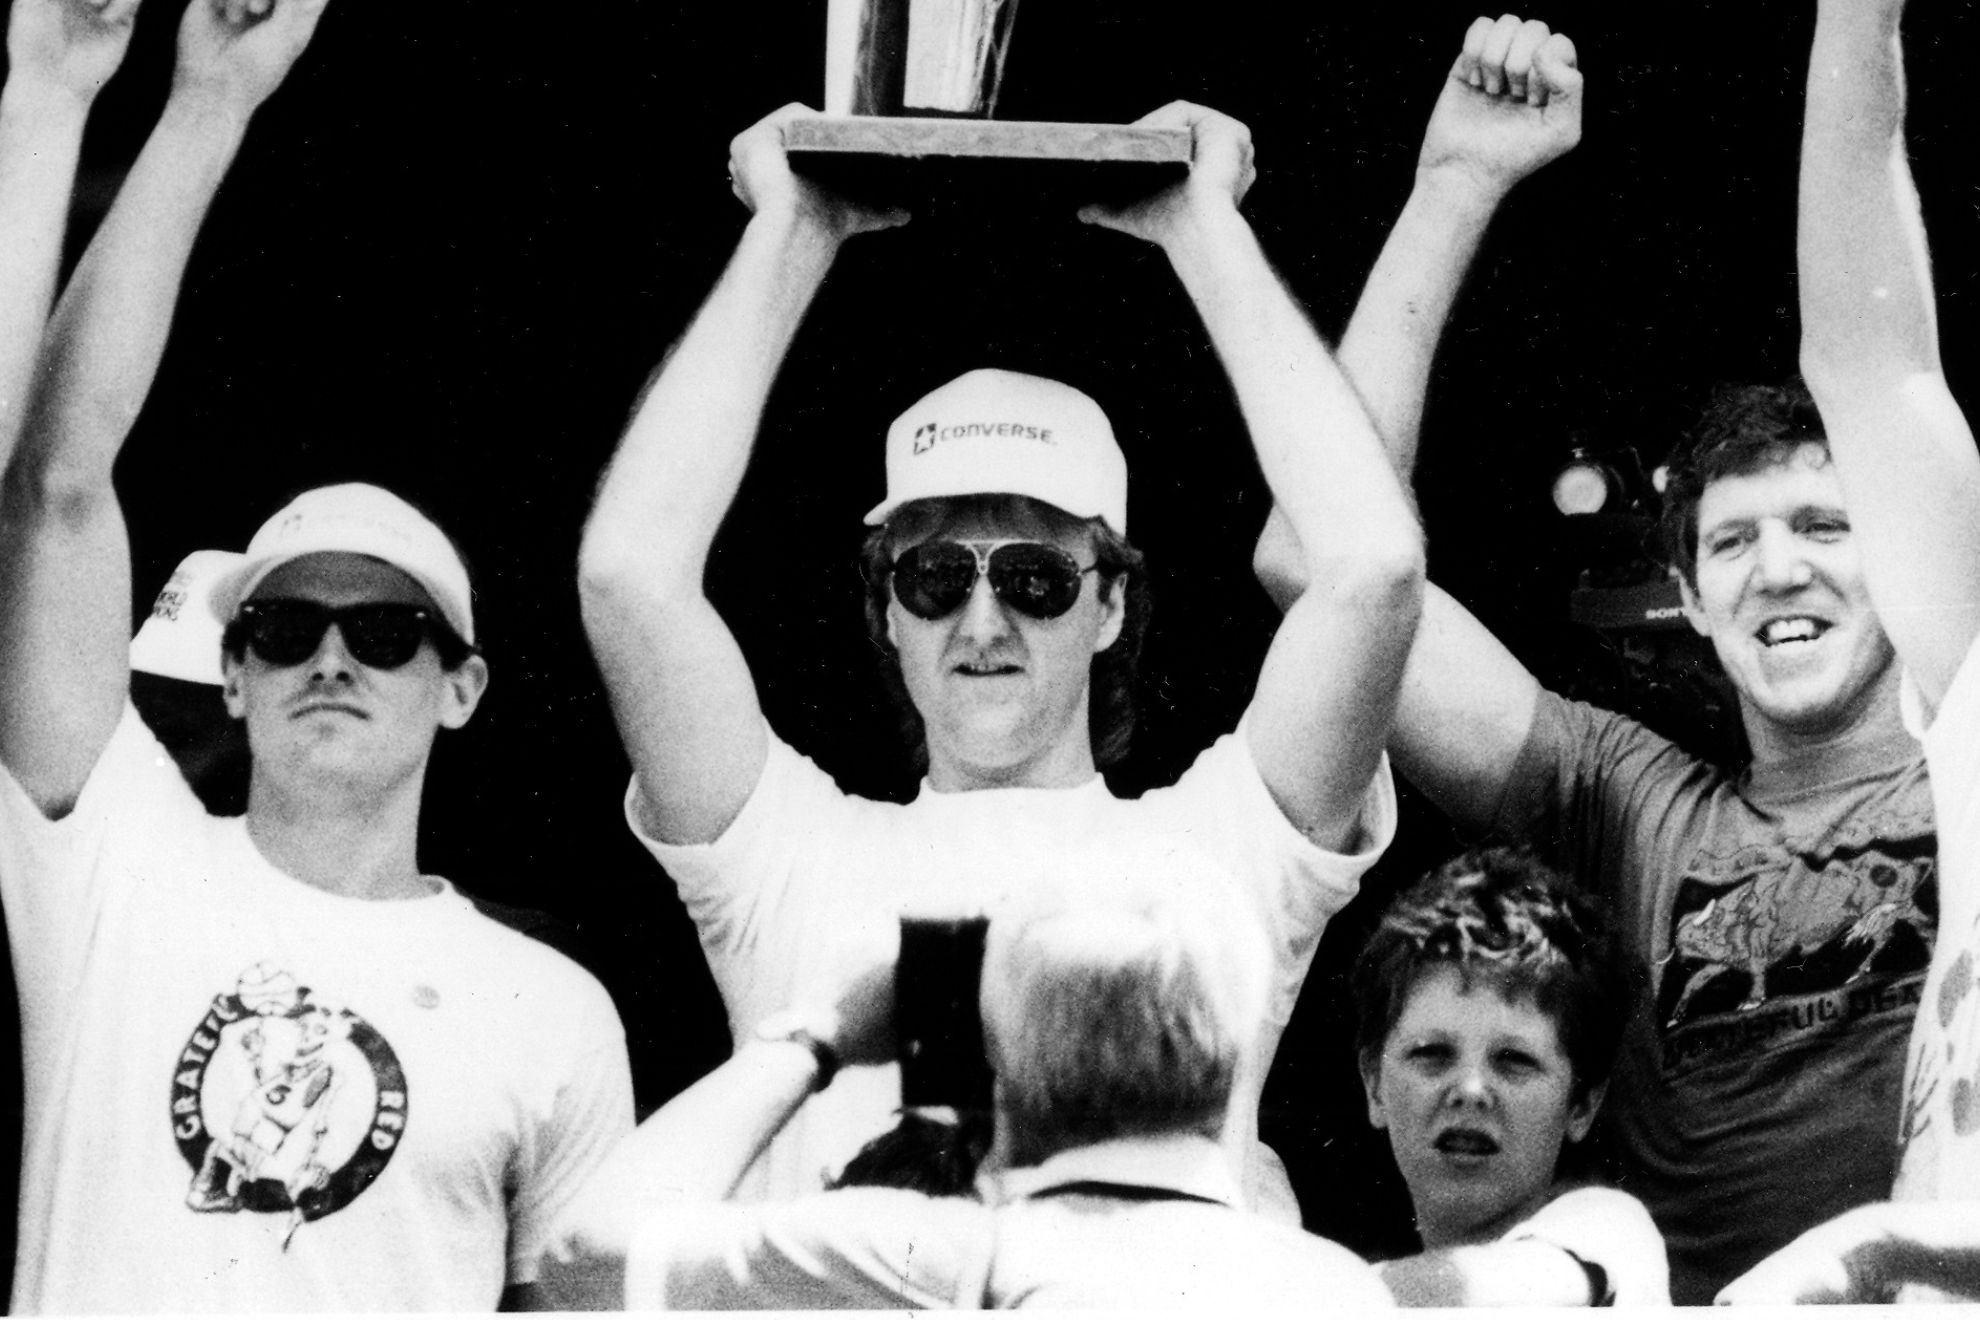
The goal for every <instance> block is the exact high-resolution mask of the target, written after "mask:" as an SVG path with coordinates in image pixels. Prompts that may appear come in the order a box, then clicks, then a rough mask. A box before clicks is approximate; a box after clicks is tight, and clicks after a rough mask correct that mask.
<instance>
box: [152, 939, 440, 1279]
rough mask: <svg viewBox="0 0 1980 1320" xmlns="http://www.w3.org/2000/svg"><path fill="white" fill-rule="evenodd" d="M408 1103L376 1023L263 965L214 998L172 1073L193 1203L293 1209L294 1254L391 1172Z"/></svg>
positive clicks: (212, 1208)
mask: <svg viewBox="0 0 1980 1320" xmlns="http://www.w3.org/2000/svg"><path fill="white" fill-rule="evenodd" d="M406 1100H407V1096H406V1078H405V1073H404V1071H403V1070H402V1069H401V1068H400V1067H399V1060H398V1056H397V1055H395V1054H394V1053H393V1052H392V1047H391V1046H390V1045H389V1044H387V1043H386V1041H385V1038H384V1037H383V1036H381V1035H379V1034H378V1032H377V1030H376V1029H375V1028H373V1027H372V1025H371V1024H370V1023H368V1022H366V1021H365V1020H364V1019H363V1018H361V1017H359V1016H358V1015H357V1014H355V1013H353V1012H351V1011H350V1010H349V1009H347V1008H343V1007H341V1006H339V1005H336V1004H332V1003H328V1002H326V1001H324V1000H321V999H318V998H316V997H315V996H314V995H313V994H312V992H311V991H310V988H309V987H308V986H306V985H302V984H300V983H298V982H297V980H296V978H295V977H294V976H293V975H291V974H290V973H289V972H288V971H286V970H284V969H282V968H279V967H276V966H273V965H272V964H269V963H265V962H263V963H256V964H255V965H254V966H252V967H250V968H248V969H247V970H246V971H245V972H242V973H241V975H240V978H239V980H238V982H237V983H236V984H235V986H234V988H233V989H232V990H231V991H223V992H221V993H220V994H218V995H215V996H214V998H213V1003H212V1005H211V1007H209V1009H208V1010H207V1014H206V1016H205V1017H204V1018H203V1019H201V1021H200V1023H199V1025H198V1026H197V1027H196V1028H194V1030H193V1033H192V1036H191V1038H190V1039H189V1040H188V1041H187V1042H186V1047H185V1049H184V1050H183V1051H181V1053H180V1055H179V1060H178V1065H177V1068H176V1070H175V1071H174V1073H173V1076H172V1135H173V1136H174V1137H175V1138H176V1139H177V1140H178V1143H179V1153H180V1154H181V1155H183V1156H184V1157H185V1160H186V1163H187V1164H189V1165H190V1166H191V1167H192V1170H193V1176H192V1181H191V1184H190V1186H189V1188H188V1190H187V1192H186V1205H187V1206H188V1207H190V1208H191V1209H193V1210H195V1211H199V1212H202V1213H207V1214H219V1213H225V1214H234V1213H239V1212H241V1211H249V1212H252V1213H260V1214H286V1215H287V1216H288V1223H287V1227H286V1229H285V1231H284V1233H283V1235H282V1246H283V1248H284V1249H285V1250H286V1249H287V1248H288V1245H289V1242H290V1240H291V1239H293V1238H294V1237H295V1234H296V1230H297V1229H298V1228H300V1227H301V1226H302V1225H303V1224H305V1223H307V1222H309V1221H311V1220H315V1219H321V1218H323V1217H324V1216H325V1215H329V1214H334V1213H336V1212H337V1211H338V1210H341V1209H343V1208H344V1207H345V1206H346V1205H349V1204H350V1203H351V1201H352V1200H354V1199H355V1198H356V1197H357V1196H358V1194H359V1193H361V1192H362V1191H364V1189H365V1188H367V1187H369V1186H370V1185H371V1183H372V1181H373V1180H374V1179H375V1178H377V1177H378V1175H379V1174H380V1173H382V1172H383V1171H384V1169H385V1165H386V1163H387V1162H388V1161H389V1160H390V1159H391V1158H392V1152H393V1151H394V1150H395V1149H397V1147H398V1144H399V1140H400V1138H401V1137H402V1136H403V1135H404V1133H405V1127H406V1114H407V1106H406Z"/></svg>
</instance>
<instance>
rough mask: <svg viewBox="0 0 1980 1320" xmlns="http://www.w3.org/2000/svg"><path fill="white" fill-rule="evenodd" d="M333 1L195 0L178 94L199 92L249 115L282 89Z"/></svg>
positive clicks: (183, 31) (182, 29)
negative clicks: (285, 79)
mask: <svg viewBox="0 0 1980 1320" xmlns="http://www.w3.org/2000/svg"><path fill="white" fill-rule="evenodd" d="M327 3H328V0H192V3H191V4H189V5H187V6H186V16H185V19H184V21H182V22H181V23H180V24H179V65H178V69H177V70H176V71H175V73H174V74H173V90H174V91H175V92H187V91H192V92H200V93H207V94H211V95H214V96H216V97H218V98H220V99H221V100H223V101H225V102H227V103H229V104H231V105H234V106H237V107H239V108H241V109H245V110H248V111H252V110H254V109H255V108H256V107H258V106H259V105H260V104H261V103H262V102H263V101H265V100H267V99H268V97H269V96H270V95H271V94H272V93H273V92H274V91H275V89H276V88H277V87H280V86H281V85H282V80H283V79H284V78H286V77H287V76H288V74H289V70H290V69H291V68H292V67H294V65H295V62H296V60H297V58H298V57H300V56H301V55H302V53H303V50H304V48H305V47H307V46H308V45H309V39H310V37H311V36H312V35H314V33H315V32H316V23H317V20H318V19H320V18H322V17H323V10H324V7H325V5H326V4H327Z"/></svg>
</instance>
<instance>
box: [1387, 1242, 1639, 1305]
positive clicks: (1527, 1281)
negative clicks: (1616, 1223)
mask: <svg viewBox="0 0 1980 1320" xmlns="http://www.w3.org/2000/svg"><path fill="white" fill-rule="evenodd" d="M1377 1268H1378V1269H1379V1270H1380V1272H1381V1275H1382V1282H1383V1283H1385V1284H1387V1285H1388V1287H1389V1291H1390V1292H1391V1293H1393V1294H1394V1295H1395V1299H1396V1302H1397V1304H1398V1305H1401V1306H1592V1305H1596V1304H1598V1303H1599V1302H1600V1301H1601V1299H1600V1298H1596V1297H1591V1296H1590V1295H1589V1293H1590V1288H1591V1284H1590V1280H1589V1275H1588V1272H1587V1270H1585V1269H1584V1268H1583V1267H1582V1265H1581V1262H1579V1261H1577V1260H1576V1259H1575V1258H1574V1257H1573V1256H1570V1255H1569V1254H1568V1253H1567V1252H1565V1251H1563V1250H1561V1248H1559V1247H1556V1246H1554V1245H1552V1244H1551V1243H1547V1242H1535V1241H1524V1242H1492V1243H1487V1244H1485V1245H1482V1246H1475V1247H1453V1248H1451V1249H1450V1250H1447V1251H1426V1252H1424V1253H1423V1254H1422V1255H1418V1256H1405V1257H1403V1258H1402V1259H1401V1260H1392V1261H1388V1262H1386V1263H1384V1264H1382V1265H1380V1266H1378V1267H1377Z"/></svg>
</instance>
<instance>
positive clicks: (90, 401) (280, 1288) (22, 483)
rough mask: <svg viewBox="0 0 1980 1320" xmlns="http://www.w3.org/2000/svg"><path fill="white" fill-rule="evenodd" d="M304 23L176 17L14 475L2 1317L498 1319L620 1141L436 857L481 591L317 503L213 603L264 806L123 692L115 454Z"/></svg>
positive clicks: (369, 524)
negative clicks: (10, 1251)
mask: <svg viewBox="0 0 1980 1320" xmlns="http://www.w3.org/2000/svg"><path fill="white" fill-rule="evenodd" d="M321 8H322V5H321V0H315V2H314V3H310V2H309V0H272V3H264V4H260V5H247V4H242V3H238V2H237V0H193V3H192V4H191V5H190V6H188V7H187V10H186V16H185V19H184V23H183V26H182V27H181V30H180V45H179V61H180V68H179V72H178V76H177V77H175V79H174V85H173V93H172V99H171V100H170V101H169V102H168V104H167V106H166V109H165V111H164V115H163V118H162V119H161V122H160V124H159V127H158V129H157V130H156V131H155V132H154V133H153V135H152V138H151V140H150V142H149V143H147V145H146V147H145V149H144V152H143V154H142V155H141V156H140V158H139V160H138V162H137V164H136V166H135V167H134V168H133V169H132V171H131V174H130V176H129V178H128V179H127V180H126V182H125V183H124V186H123V189H122V191H121V193H120V195H119V196H118V198H117V201H116V204H115V205H114V207H113V208H112V210H111V213H110V215H109V216H108V217H107V218H106V219H105V220H104V222H103V224H102V226H101V227H100V228H99V229H98V231H97V233H96V235H95V237H94V239H93V240H92V242H91V245H90V248H89V250H88V252H87V253H86V254H85V255H84V257H83V260H82V262H81V264H80V265H79V266H78V268H77V270H76V273H75V275H74V277H73V278H72V279H71V280H70V283H69V286H68V288H67V289H66V290H65V291H64V293H63V296H62V299H61V302H60V303H59V305H58V306H57V308H56V310H55V313H54V315H53V317H52V319H51V321H50V323H49V327H48V330H47V333H46V338H45V341H44V347H43V352H42V358H41V363H40V369H39V370H38V372H37V373H36V393H35V396H34V399H33V403H32V407H31V408H30V411H29V421H28V424H27V426H26V427H25V429H24V431H23V433H22V436H21V442H20V450H19V452H18V453H17V454H16V455H15V456H14V460H13V462H12V463H11V464H10V465H8V466H7V468H6V469H5V482H4V487H0V602H4V604H5V608H0V894H3V895H4V898H5V902H6V917H7V932H8V935H9V938H10V940H11V946H12V953H13V962H14V970H15V975H16V978H17V980H18V982H19V988H20V1000H21V1016H22V1037H23V1064H24V1074H25V1082H26V1086H25V1091H26V1094H25V1099H26V1114H25V1127H26V1138H25V1143H24V1158H23V1165H24V1167H23V1172H22V1183H21V1195H20V1208H21V1213H20V1238H19V1247H18V1254H17V1265H16V1270H15V1281H14V1294H13V1299H12V1309H13V1310H15V1311H18V1312H41V1311H63V1312H135V1311H177V1312H187V1313H203V1312H216V1311H249V1312H255V1313H269V1312H276V1311H320V1312H329V1311H355V1310H389V1311H414V1310H449V1311H467V1310H492V1309H494V1308H495V1307H496V1305H497V1304H498V1303H500V1302H501V1301H502V1300H503V1299H504V1296H505V1293H508V1294H509V1297H510V1300H518V1299H519V1298H518V1295H517V1293H515V1292H513V1291H511V1285H521V1284H526V1283H528V1282H529V1281H530V1280H531V1279H532V1278H533V1277H534V1271H535V1262H536V1258H537V1256H538V1255H539V1253H540V1250H541V1247H542V1239H543V1236H544V1234H545V1233H546V1232H547V1231H548V1228H549V1225H550V1222H551V1220H552V1219H553V1218H554V1217H555V1216H556V1215H557V1214H558V1213H559V1212H560V1211H561V1210H562V1208H563V1206H564V1203H565V1201H566V1200H567V1199H568V1198H569V1196H570V1195H571V1194H572V1192H573V1191H574V1190H575V1189H576V1188H577V1186H578V1185H579V1184H580V1183H581V1182H582V1181H583V1180H584V1178H585V1176H586V1174H587V1173H588V1172H589V1171H590V1170H591V1168H592V1167H593V1166H594V1165H596V1164H597V1163H598V1162H599V1160H600V1159H602V1157H603V1156H604V1155H605V1154H606V1153H607V1151H609V1149H610V1148H611V1147H612V1145H613V1144H614V1143H615V1142H616V1141H617V1140H618V1139H619V1138H620V1137H621V1136H622V1135H623V1134H624V1133H625V1132H626V1131H627V1130H629V1129H630V1127H631V1120H632V1095H631V1083H630V1077H629V1071H628V1068H627V1063H626V1056H625V1044H624V1037H623V1033H622V1031H621V1029H620V1026H619V1022H618V1017H617V1014H616V1013H615V1011H614V1010H613V1007H612V1003H611V1000H610V998H609V996H607V995H606V993H605V991H604V989H603V987H601V986H600V985H599V984H598V983H597V982H596V981H595V980H593V979H592V978H591V977H590V976H589V975H588V974H586V973H585V972H584V971H583V970H582V969H580V968H579V967H577V966H576V965H575V964H573V963H571V962H569V961H568V960H567V959H565V958H564V957H563V956H562V955H560V954H557V953H555V952H554V951H552V950H551V949H549V948H548V947H546V946H544V945H541V944H538V943H536V942H535V941H532V940H530V939H528V938H526V937H524V936H522V935H519V934H516V933H514V932H512V931H510V930H508V929H506V928H505V927H503V926H500V925H498V924H497V923H495V922H494V921H491V920H489V919H488V918H486V917H484V916H482V915H480V914H479V913H477V912H476V911H475V910H474V908H473V906H472V905H471V904H470V903H469V902H468V900H467V899H466V898H465V897H464V896H463V895H461V894H460V893H459V892H457V891H456V890H455V889H454V888H453V886H452V885H450V884H449V883H448V882H447V881H445V880H442V879H440V878H438V877H435V876H429V875H425V874H423V873H422V872H421V870H420V867H419V858H418V846H417V845H418V831H419V816H420V800H421V793H422V790H423V786H424V782H425V777H426V768H427V761H428V758H429V756H430V754H431V752H432V749H433V743H434V739H435V738H436V736H437V735H438V734H439V732H440V730H441V729H443V728H456V727H459V726H460V725H462V724H465V723H466V722H467V720H468V719H469V718H470V717H471V716H472V715H473V714H474V711H475V708H476V705H477V704H478V702H479V701H480V699H481V695H482V692H483V690H484V688H485V687H486V685H487V681H488V666H487V664H486V663H485V662H484V661H483V660H482V658H481V657H480V655H479V654H477V653H476V651H475V649H474V643H475V628H474V617H473V612H472V594H471V592H470V589H469V584H468V574H467V570H466V568H465V566H464V565H463V564H462V562H461V558H460V556H459V555H458V554H457V553H456V551H455V549H454V547H453V545H452V544H451V543H450V542H449V540H448V539H447V537H446V536H445V534H443V533H442V532H441V531H440V529H439V528H438V527H436V526H434V525H433V523H432V522H430V521H429V520H428V519H427V518H426V517H425V516H424V515H422V514H421V513H420V512H418V511H417V510H416V509H414V508H413V507H412V506H411V505H409V504H407V503H406V502H405V501H404V500H402V499H400V498H398V497H397V496H395V495H392V494H390V493H388V492H386V491H383V490H380V489H378V488H377V487H374V486H365V485H343V486H330V487H325V488H322V489H318V490H313V491H310V492H308V493H307V494H305V495H303V496H301V497H299V498H298V499H296V500H295V501H294V502H292V503H291V504H289V505H288V506H287V507H286V508H284V509H283V510H281V512H279V513H277V514H276V516H275V517H274V518H273V519H271V520H270V521H269V522H268V523H267V524H265V525H264V526H263V527H262V528H261V530H260V531H259V532H257V533H256V534H255V536H254V538H253V541H252V542H251V544H250V545H249V546H248V548H247V553H246V555H245V557H244V558H243V559H242V560H241V561H240V562H239V563H238V564H237V565H235V566H233V567H232V568H230V569H229V570H228V571H227V572H226V573H225V574H224V575H223V576H222V577H221V578H220V580H219V581H218V582H217V583H216V584H214V586H213V588H212V592H211V601H212V604H211V607H210V608H211V613H212V615H213V622H214V625H215V626H216V627H221V626H224V632H223V633H222V635H221V638H220V639H219V640H213V638H212V634H211V633H209V635H208V636H209V641H208V643H207V644H208V645H210V646H212V647H213V648H214V649H215V651H217V652H218V653H219V654H218V656H217V659H218V661H219V664H220V670H221V676H222V680H223V688H222V691H223V694H224V700H225V703H226V707H227V711H228V713H230V714H231V715H232V716H233V717H234V718H236V719H239V720H242V721H244V722H245V726H246V730H247V740H248V745H249V751H250V760H251V766H250V771H249V783H248V794H247V811H246V815H245V816H236V817H231V818H221V817H215V816H210V815H208V814H207V812H206V810H205V809H204V808H203V807H202V805H201V803H200V801H199V800H198V799H197V798H196V797H195V796H194V795H193V792H192V790H191V789H190V788H189V787H188V786H187V784H186V781H185V779H184V778H183V777H182V776H181V774H180V771H179V769H178V767H177V766H176V765H175V764H174V762H173V760H172V758H171V757H170V756H169V755H168V754H167V753H166V751H165V749H164V747H163V746H162V745H161V744H160V743H159V741H158V739H157V738H156V737H154V736H153V735H152V733H151V732H150V731H149V730H148V729H147V728H146V727H145V726H144V724H143V722H142V721H141V720H140V719H139V718H138V715H137V713H136V711H135V709H134V708H133V707H132V706H131V705H130V703H129V701H128V691H129V681H130V659H131V639H130V634H129V630H128V629H129V621H130V603H131V588H130V577H131V570H130V562H129V559H130V553H129V549H128V545H127V535H126V532H125V526H124V517H123V510H122V507H121V505H120V504H119V502H118V497H117V493H116V490H115V489H114V487H113V486H112V484H111V467H112V463H113V462H114V460H115V457H116V454H117V451H118V449H119V447H120V446H121V445H122V444H123V442H124V439H125V436H126V435H127V434H128V430H129V426H130V423H131V421H132V420H133V419H134V418H135V417H136V416H137V413H138V411H139V408H140V406H141V405H142V403H143V400H144V396H145V394H146V392H147V391H148V389H149V386H150V382H151V378H152V375H153V373H154V372H155V370H156V367H157V364H158V360H159V355H160V354H161V353H162V351H163V347H164V341H165V334H166V329H167V327H168V326H169V324H170V320H171V312H172V308H173V304H174V302H175V300H176V297H177V291H178V287H179V283H180V279H181V276H182V274H183V270H184V262H185V259H186V256H187V254H188V253H189V252H190V250H191V247H192V242H193V238H194V235H195V234H196V233H197V231H198V228H199V222H200V218H201V217H202V216H203V214H204V212H205V208H206V205H207V203H208V202H209V201H210V200H211V197H212V194H213V190H215V189H217V188H218V186H219V182H220V179H221V178H222V177H223V176H224V174H225V171H226V166H227V164H228V162H229V161H230V160H231V159H232V155H233V152H234V150H235V149H236V148H237V147H238V146H239V142H240V134H241V131H242V130H243V129H244V128H245V125H246V123H247V120H248V117H249V115H250V113H251V112H252V111H253V109H254V108H255V106H257V105H258V104H259V103H260V100H261V99H262V98H263V97H265V96H267V95H268V94H269V93H270V92H272V91H273V89H274V85H275V84H276V83H277V82H279V81H280V79H281V75H282V73H283V72H285V71H286V69H287V68H288V67H289V64H290V62H291V61H293V60H294V59H295V57H296V56H297V55H298V54H299V53H300V51H301V50H302V48H303V45H304V44H305V43H306V42H307V41H308V38H309V35H310V32H311V31H312V30H313V28H314V26H315V23H316V18H317V15H318V14H319V13H320V12H321ZM188 605H189V602H188V601H179V602H177V605H176V607H177V608H178V609H179V610H183V609H185V608H187V606H188ZM141 649H142V648H141ZM211 654H212V653H211V652H209V655H210V656H211ZM182 672H185V673H188V674H190V673H194V672H196V671H195V670H192V669H187V670H183V671H182Z"/></svg>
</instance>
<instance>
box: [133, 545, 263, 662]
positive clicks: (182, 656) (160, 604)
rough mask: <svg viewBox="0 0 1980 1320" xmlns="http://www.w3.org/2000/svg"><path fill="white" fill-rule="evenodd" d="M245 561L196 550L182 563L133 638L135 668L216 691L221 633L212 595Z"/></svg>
mask: <svg viewBox="0 0 1980 1320" xmlns="http://www.w3.org/2000/svg"><path fill="white" fill-rule="evenodd" d="M246 559H247V556H246V555H240V554H235V553H234V552H233V551H232V550H195V551H193V552H192V553H191V554H189V555H187V556H186V557H185V558H184V559H182V560H180V561H179V566H178V567H177V568H176V569H174V570H172V576H171V577H170V578H168V579H166V581H165V586H164V588H163V590H161V591H160V592H159V593H158V599H157V600H154V601H153V602H152V603H151V613H150V614H149V615H148V616H146V618H145V621H144V623H143V624H142V625H140V626H139V628H138V630H137V636H135V637H133V638H131V668H132V669H135V670H137V671H138V672H140V673H145V674H157V675H159V676H160V677H163V678H176V679H181V680H183V681H185V682H187V683H211V684H213V685H214V686H215V687H218V686H219V685H220V684H221V682H222V681H223V678H222V676H221V673H220V634H221V631H222V628H221V623H220V620H219V618H218V617H217V616H216V615H215V613H214V609H213V589H214V588H215V587H216V586H218V585H219V582H220V579H221V578H222V577H224V576H225V575H226V574H227V573H228V572H229V571H231V570H232V569H235V568H238V567H240V565H241V564H242V563H243V562H244V561H245V560H246Z"/></svg>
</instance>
